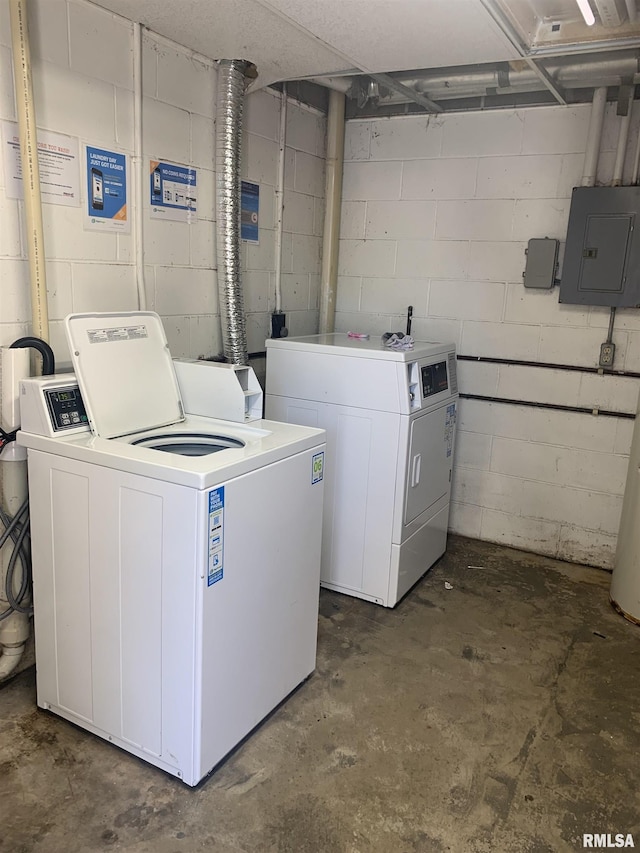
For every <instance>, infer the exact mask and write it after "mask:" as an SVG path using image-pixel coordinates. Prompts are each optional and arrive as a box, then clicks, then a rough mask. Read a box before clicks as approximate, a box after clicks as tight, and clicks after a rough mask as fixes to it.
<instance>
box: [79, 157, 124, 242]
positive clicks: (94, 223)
mask: <svg viewBox="0 0 640 853" xmlns="http://www.w3.org/2000/svg"><path fill="white" fill-rule="evenodd" d="M86 170H87V176H86V178H87V184H86V185H87V207H86V216H85V227H86V228H88V229H90V230H94V231H123V232H126V233H128V232H129V231H131V221H130V219H129V216H128V211H127V156H126V154H120V153H119V152H118V151H106V150H105V149H104V148H93V147H91V146H90V145H87V147H86Z"/></svg>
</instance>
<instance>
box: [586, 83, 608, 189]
mask: <svg viewBox="0 0 640 853" xmlns="http://www.w3.org/2000/svg"><path fill="white" fill-rule="evenodd" d="M606 105H607V90H606V88H604V87H602V88H600V89H596V90H595V92H594V93H593V104H592V106H591V118H590V120H589V130H588V132H587V145H586V148H585V152H584V166H583V168H582V182H581V186H583V187H593V186H595V183H596V174H597V170H598V156H599V154H600V139H601V138H602V126H603V124H604V110H605V107H606Z"/></svg>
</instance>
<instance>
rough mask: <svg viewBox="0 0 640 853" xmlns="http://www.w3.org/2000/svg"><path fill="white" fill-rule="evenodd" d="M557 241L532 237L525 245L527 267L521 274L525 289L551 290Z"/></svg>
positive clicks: (554, 277) (553, 282)
mask: <svg viewBox="0 0 640 853" xmlns="http://www.w3.org/2000/svg"><path fill="white" fill-rule="evenodd" d="M559 246H560V243H559V242H558V240H550V239H549V238H548V237H542V238H540V237H534V238H533V239H532V240H529V243H528V244H527V251H526V255H527V265H526V267H525V271H524V272H523V273H522V277H523V279H524V286H525V287H533V288H536V289H538V290H551V288H552V287H553V285H554V284H555V283H556V272H557V270H558V248H559Z"/></svg>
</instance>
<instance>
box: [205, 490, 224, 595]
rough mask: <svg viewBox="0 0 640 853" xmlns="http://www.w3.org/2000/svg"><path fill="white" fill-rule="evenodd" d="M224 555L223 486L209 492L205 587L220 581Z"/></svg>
mask: <svg viewBox="0 0 640 853" xmlns="http://www.w3.org/2000/svg"><path fill="white" fill-rule="evenodd" d="M223 555H224V486H219V487H218V488H217V489H213V490H212V491H210V492H209V562H208V566H207V586H213V584H214V583H217V582H218V581H221V580H222V572H223V570H222V563H223Z"/></svg>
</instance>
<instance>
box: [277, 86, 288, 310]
mask: <svg viewBox="0 0 640 853" xmlns="http://www.w3.org/2000/svg"><path fill="white" fill-rule="evenodd" d="M278 140H279V143H280V151H279V153H278V179H277V180H278V183H277V186H276V211H277V218H276V276H275V277H276V311H277V312H280V311H282V234H283V229H284V167H285V153H286V148H287V84H286V83H284V84H283V85H282V94H281V97H280V135H279V136H278Z"/></svg>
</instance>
